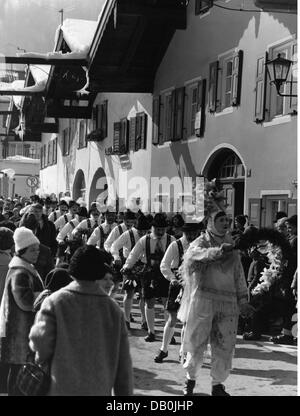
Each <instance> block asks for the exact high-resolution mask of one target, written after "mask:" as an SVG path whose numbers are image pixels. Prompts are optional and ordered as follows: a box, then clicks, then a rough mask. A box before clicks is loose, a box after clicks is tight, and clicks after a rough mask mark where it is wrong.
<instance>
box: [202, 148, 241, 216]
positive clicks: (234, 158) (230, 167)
mask: <svg viewBox="0 0 300 416" xmlns="http://www.w3.org/2000/svg"><path fill="white" fill-rule="evenodd" d="M203 175H204V176H205V177H207V178H208V179H209V180H212V179H214V178H216V179H217V184H218V185H219V187H220V188H221V189H223V191H224V195H225V196H226V203H227V213H228V215H229V216H230V217H231V218H234V217H235V216H236V215H240V214H244V212H245V209H244V197H245V166H244V165H243V162H242V161H241V159H240V158H239V156H238V155H237V154H236V153H235V152H234V151H233V150H232V149H228V148H221V149H219V150H217V151H216V152H215V153H214V154H212V155H211V157H210V158H209V160H208V161H207V163H206V165H205V167H204V169H203Z"/></svg>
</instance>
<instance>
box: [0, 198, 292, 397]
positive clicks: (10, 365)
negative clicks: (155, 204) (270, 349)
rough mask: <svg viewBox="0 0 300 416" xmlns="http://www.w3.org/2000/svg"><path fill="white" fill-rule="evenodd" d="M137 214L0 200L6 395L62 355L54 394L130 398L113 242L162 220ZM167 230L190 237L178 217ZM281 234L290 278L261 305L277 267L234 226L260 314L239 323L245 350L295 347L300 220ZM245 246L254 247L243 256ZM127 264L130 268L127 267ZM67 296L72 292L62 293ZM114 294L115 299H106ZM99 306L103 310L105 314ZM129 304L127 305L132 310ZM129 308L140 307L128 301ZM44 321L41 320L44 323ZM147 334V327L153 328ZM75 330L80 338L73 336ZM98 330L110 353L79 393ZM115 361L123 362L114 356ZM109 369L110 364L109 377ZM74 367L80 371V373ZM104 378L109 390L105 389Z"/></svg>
mask: <svg viewBox="0 0 300 416" xmlns="http://www.w3.org/2000/svg"><path fill="white" fill-rule="evenodd" d="M128 212H129V211H128V210H127V211H124V212H119V213H115V212H113V210H109V209H106V210H105V211H103V212H101V209H100V208H99V205H98V204H97V203H96V202H94V203H92V204H91V206H90V208H89V210H87V208H86V207H84V206H80V204H79V203H77V202H76V201H74V200H72V199H71V198H70V197H68V196H65V197H62V198H61V199H60V200H57V199H51V198H50V197H46V198H43V199H42V198H40V197H38V196H37V195H33V196H32V197H30V198H29V199H26V198H22V197H16V198H14V199H11V198H3V197H1V198H0V303H1V307H0V384H1V389H2V390H4V391H5V386H4V385H6V381H7V386H8V387H7V388H8V393H9V394H11V395H20V394H21V392H20V391H19V390H18V387H17V378H18V374H19V371H20V366H21V365H22V364H24V363H25V362H26V361H27V360H28V359H29V357H31V359H32V356H33V354H34V352H35V353H36V357H38V358H39V360H40V362H41V363H43V362H47V360H49V359H50V358H51V359H53V356H54V355H55V357H56V361H54V363H53V362H52V371H53V374H54V377H56V383H55V386H54V387H53V390H52V391H51V394H54V395H57V394H60V395H73V394H93V393H95V394H99V390H97V391H96V390H95V388H96V387H93V386H98V385H99V382H100V385H103V391H102V394H103V395H106V394H110V393H109V392H110V390H111V389H112V388H114V389H115V393H116V394H119V395H122V394H123V395H126V394H131V392H132V373H131V358H130V353H129V345H128V339H127V335H126V334H127V330H126V325H127V329H130V325H129V324H128V319H129V315H130V308H129V309H128V311H127V312H128V313H127V314H126V310H125V318H126V315H128V317H127V318H126V320H125V319H124V316H123V314H122V313H121V312H120V311H121V310H120V308H118V307H117V306H118V305H117V304H116V303H115V302H114V300H113V299H112V298H113V294H114V293H115V291H116V287H117V285H118V284H119V282H120V280H118V278H117V279H116V275H120V271H119V270H120V267H119V268H117V267H114V266H116V265H117V264H119V260H120V259H119V257H118V259H119V260H118V261H114V258H115V259H116V256H115V255H114V256H112V254H111V253H110V252H109V251H110V249H108V242H109V240H110V239H112V235H113V230H114V229H116V227H119V229H120V227H122V225H123V224H125V225H126V224H127V223H128V224H129V223H130V222H131V224H130V226H129V225H128V224H127V225H128V227H127V228H126V227H125V228H124V230H125V231H126V230H127V229H128V230H129V229H130V227H131V226H134V227H135V229H136V230H137V238H140V237H141V236H142V235H145V234H147V233H150V229H151V224H153V222H152V221H153V217H154V213H153V215H152V214H150V213H148V214H143V213H142V212H141V211H139V210H138V211H137V212H135V213H133V212H129V213H128ZM165 221H166V224H167V230H166V231H167V234H170V235H171V236H173V237H174V238H175V239H179V238H180V237H181V236H182V235H183V233H182V227H183V226H184V224H185V222H184V218H183V217H182V216H181V215H180V214H178V213H177V214H175V215H174V214H173V215H171V214H170V215H167V214H165ZM274 229H275V230H277V231H278V232H279V233H280V234H281V236H282V238H283V239H284V241H285V242H286V246H288V250H286V251H285V252H284V258H283V260H282V267H283V269H282V270H283V272H282V273H281V275H280V279H279V280H278V281H277V282H276V284H274V285H273V286H272V288H271V289H270V290H268V291H266V292H265V293H263V294H260V295H259V296H257V295H254V294H253V289H254V288H255V286H256V285H257V284H258V283H259V280H260V277H261V273H262V272H263V270H264V269H265V268H268V267H269V260H268V256H267V252H266V249H265V246H262V245H260V244H259V241H255V243H253V241H252V242H250V243H249V244H247V235H248V234H249V233H250V234H251V233H252V235H253V232H254V231H255V230H256V228H255V227H254V226H253V225H251V224H248V217H247V216H246V215H238V216H237V217H235V218H234V223H233V224H232V226H231V235H232V237H233V239H234V241H235V242H236V247H237V248H238V249H239V251H240V255H241V261H242V265H243V270H244V274H245V278H246V282H247V286H248V292H249V294H248V296H249V299H248V300H249V302H250V303H251V304H252V305H253V306H254V307H255V313H254V315H253V316H252V318H250V319H243V318H240V320H239V333H240V334H243V337H244V339H245V340H259V339H261V337H262V335H263V334H269V335H273V336H272V338H271V340H272V341H273V342H274V343H279V344H289V345H293V344H294V343H295V336H294V334H293V333H292V326H293V322H292V317H293V314H294V313H295V311H296V300H297V272H296V270H297V215H293V216H291V217H289V218H288V216H287V214H286V213H284V212H278V213H277V215H276V218H275V221H274ZM124 230H123V231H124ZM204 230H205V224H204V223H203V224H202V223H200V227H199V233H200V232H202V231H204ZM102 237H103V238H102ZM243 239H244V240H243ZM242 240H243V241H246V244H244V245H241V246H239V241H242ZM128 241H130V240H128ZM111 243H113V241H111ZM110 247H111V246H110ZM131 247H132V246H131ZM129 251H130V250H129ZM112 252H113V250H112ZM115 252H116V253H118V250H117V251H116V249H115ZM120 255H122V254H120ZM122 264H124V262H123V263H122V262H121V263H120V266H122ZM71 276H72V278H71ZM61 288H65V289H64V290H62V291H61V290H60V291H58V289H61ZM57 291H58V292H57ZM56 292H57V295H56ZM107 294H109V295H110V296H108V297H107ZM49 295H51V296H49ZM82 295H85V296H82ZM98 297H100V298H101V299H102V300H103V302H102V303H101V307H100V310H99V304H98V303H97V298H98ZM126 299H127V298H126V296H125V300H124V302H125V305H126ZM127 300H128V301H130V302H131V303H132V300H130V299H129V298H128V299H127ZM130 302H129V304H130V305H131V303H130ZM41 306H42V307H41ZM125 309H126V306H125ZM37 311H39V314H38V319H35V314H36V312H37ZM74 311H76V313H74ZM54 316H55V319H54V318H53V317H54ZM130 316H131V315H130ZM57 322H59V325H58V324H57ZM143 325H144V326H145V325H146V324H145V322H143ZM146 326H147V325H146ZM70 328H73V330H71V331H70ZM99 328H101V329H102V330H103V331H104V333H105V334H106V337H107V342H106V343H105V344H103V343H99V349H100V350H101V355H100V356H101V357H102V358H99V354H95V355H94V356H93V357H92V358H93V359H92V360H91V362H92V363H93V368H90V372H89V374H88V375H87V376H86V377H84V382H82V380H80V382H79V381H78V384H76V379H77V378H78V377H77V376H76V374H78V373H80V371H81V370H82V371H83V367H82V368H81V362H82V359H83V357H84V351H83V349H84V350H88V351H90V353H91V354H93V351H94V350H95V348H94V347H95V346H93V348H90V346H89V345H85V344H84V340H89V339H90V337H89V335H88V334H87V332H89V331H90V332H93V331H97V330H99ZM143 328H144V327H143ZM79 329H80V339H81V340H80V341H79V340H78V330H79ZM145 329H147V328H145ZM280 331H281V332H280ZM66 333H68V337H69V339H67V337H66V336H65V334H66ZM28 336H29V339H30V348H29V344H28ZM72 343H75V344H77V345H78V348H77V349H76V351H75V350H74V349H72V348H70V346H71V345H72ZM55 345H56V347H55ZM55 348H58V349H59V354H58V353H57V351H56V352H55V354H54V349H55ZM70 351H73V352H74V351H75V352H74V354H75V355H74V356H71V357H68V355H69V354H70ZM112 351H113V352H114V354H111V353H112ZM103 357H104V358H103ZM103 361H106V366H104V367H103ZM74 362H76V363H77V366H76V367H75V368H72V369H71V367H72V366H73V364H72V363H74ZM71 364H72V365H71ZM82 365H83V366H84V363H82ZM64 369H65V371H62V370H64ZM85 370H86V368H85ZM85 370H84V371H85ZM76 372H77V373H76ZM99 373H100V374H101V377H102V378H103V379H104V380H105V381H104V382H102V381H101V380H99ZM66 380H67V382H66ZM83 385H84V386H85V390H84V391H82V386H83ZM97 388H98V387H97Z"/></svg>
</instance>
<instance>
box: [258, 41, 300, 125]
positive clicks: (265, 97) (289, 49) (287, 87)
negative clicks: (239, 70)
mask: <svg viewBox="0 0 300 416" xmlns="http://www.w3.org/2000/svg"><path fill="white" fill-rule="evenodd" d="M278 54H280V55H281V57H283V58H286V59H289V60H292V61H293V67H292V68H291V69H290V71H289V75H288V79H287V83H285V84H284V85H282V87H281V91H280V92H281V93H282V94H293V95H296V93H297V71H296V69H295V68H296V66H297V42H296V39H294V37H293V39H290V40H289V41H284V42H281V43H278V44H277V45H274V46H272V47H271V48H269V50H268V51H267V52H266V54H265V57H264V59H263V58H261V57H260V58H259V59H258V61H257V73H256V88H255V112H254V119H255V121H256V122H257V123H259V122H262V121H272V120H273V119H275V118H278V117H282V116H284V115H287V114H291V115H295V114H297V97H281V96H280V95H278V94H277V91H276V87H275V85H274V84H271V83H270V80H269V78H268V76H267V71H266V68H265V65H264V64H265V62H266V61H267V60H272V59H274V58H276V57H277V55H278Z"/></svg>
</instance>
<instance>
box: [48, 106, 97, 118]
mask: <svg viewBox="0 0 300 416" xmlns="http://www.w3.org/2000/svg"><path fill="white" fill-rule="evenodd" d="M46 116H47V117H56V118H76V119H77V118H84V119H89V118H91V116H92V107H71V106H51V107H46Z"/></svg>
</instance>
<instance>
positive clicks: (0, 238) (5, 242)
mask: <svg viewBox="0 0 300 416" xmlns="http://www.w3.org/2000/svg"><path fill="white" fill-rule="evenodd" d="M13 235H14V233H13V231H11V230H10V229H9V228H7V227H0V250H9V249H11V248H12V246H13V245H14V238H13Z"/></svg>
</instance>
